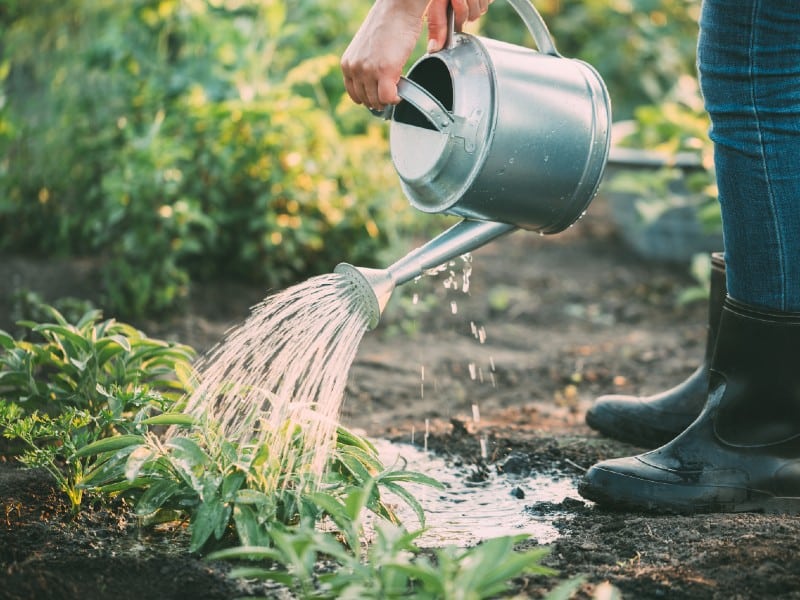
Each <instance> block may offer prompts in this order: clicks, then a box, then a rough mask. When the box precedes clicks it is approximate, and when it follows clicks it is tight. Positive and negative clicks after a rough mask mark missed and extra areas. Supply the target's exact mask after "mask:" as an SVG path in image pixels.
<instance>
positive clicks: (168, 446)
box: [76, 415, 439, 551]
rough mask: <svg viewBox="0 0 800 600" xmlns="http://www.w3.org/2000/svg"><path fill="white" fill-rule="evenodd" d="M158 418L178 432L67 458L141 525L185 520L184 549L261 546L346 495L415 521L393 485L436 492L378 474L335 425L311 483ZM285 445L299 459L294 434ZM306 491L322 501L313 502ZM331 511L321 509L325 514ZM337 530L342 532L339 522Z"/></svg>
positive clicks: (401, 473)
mask: <svg viewBox="0 0 800 600" xmlns="http://www.w3.org/2000/svg"><path fill="white" fill-rule="evenodd" d="M162 418H163V419H164V420H168V421H169V422H170V423H172V424H178V425H183V426H188V428H187V427H182V428H181V429H180V430H179V431H178V432H177V433H175V434H174V435H168V436H167V438H166V439H164V440H161V439H159V438H157V437H156V436H153V435H143V436H140V437H129V438H127V440H126V442H127V443H126V444H123V446H124V447H119V446H117V447H115V448H113V451H107V447H106V445H105V444H104V443H102V442H99V443H97V444H90V445H88V446H86V447H84V448H82V449H81V450H79V451H78V453H77V454H76V456H78V457H83V456H95V455H96V456H97V460H96V463H95V465H94V468H93V469H92V471H91V472H90V473H87V474H86V476H85V477H84V479H83V484H84V486H86V487H91V488H92V489H95V490H96V491H98V492H101V493H105V494H124V495H125V496H126V497H128V498H130V499H131V500H132V502H133V504H134V507H135V511H136V513H137V514H138V515H139V516H140V517H141V518H143V519H148V520H162V519H163V518H164V515H168V516H170V515H176V514H181V513H183V514H186V515H188V520H189V525H190V530H191V534H192V538H191V549H192V550H194V551H201V550H208V548H211V547H213V546H214V545H216V544H218V543H220V542H221V543H230V542H229V541H227V542H226V540H227V539H228V537H231V536H235V537H236V538H238V540H239V542H240V543H243V544H247V545H252V544H266V543H269V541H270V539H271V537H270V536H271V531H272V529H271V528H272V527H273V526H274V525H275V524H278V523H283V524H293V523H297V522H299V521H301V520H303V519H311V520H312V521H314V522H316V521H317V520H318V519H319V518H320V517H321V515H322V509H321V508H320V504H321V503H324V502H325V500H324V498H326V497H329V498H330V499H331V500H330V502H334V501H335V498H337V497H339V496H341V495H342V494H345V493H348V492H349V490H351V489H353V488H364V489H367V488H368V489H369V490H370V493H369V495H368V496H367V498H366V506H367V507H368V508H369V509H370V510H371V511H372V512H374V513H375V514H376V515H378V516H379V517H381V518H384V519H387V520H390V521H393V522H397V517H396V515H395V512H394V511H393V510H392V508H391V507H390V506H389V505H388V504H387V503H386V502H384V500H383V498H382V497H381V494H380V492H379V490H380V489H383V490H385V491H387V492H391V493H392V494H393V495H394V496H395V497H398V498H400V500H401V501H404V502H405V503H407V504H408V505H409V506H410V507H411V508H412V509H413V510H414V511H415V512H416V514H417V516H418V518H419V519H420V520H424V513H423V511H422V508H421V506H420V505H419V503H418V502H417V500H416V499H415V498H414V496H413V495H411V494H410V493H409V492H408V491H407V490H405V489H404V488H403V486H402V484H403V483H407V482H413V483H418V484H426V485H431V486H439V484H438V483H437V482H436V481H435V480H434V479H432V478H430V477H427V476H425V475H422V474H420V473H415V472H410V471H406V470H403V469H397V468H393V467H390V468H386V467H384V466H383V465H382V464H381V462H380V460H379V459H378V457H377V451H376V450H375V448H374V446H372V445H371V444H370V443H369V442H368V441H366V440H364V439H363V438H361V437H359V436H357V435H355V434H353V433H352V432H349V431H347V430H346V429H344V428H342V427H340V428H339V429H338V437H337V442H336V445H335V450H334V452H333V455H332V457H331V459H330V467H329V469H328V471H327V473H326V475H325V478H324V479H323V481H322V482H316V481H314V480H313V479H311V477H310V476H309V475H307V474H303V473H300V472H298V471H296V470H292V469H291V468H290V467H289V466H288V465H287V464H283V463H280V462H279V461H277V460H276V459H275V457H274V456H273V455H272V453H271V451H270V449H269V448H267V447H265V446H258V445H255V444H249V445H248V444H244V445H237V444H234V443H232V442H230V441H227V440H224V439H221V438H220V436H219V435H218V433H217V432H216V429H215V427H214V426H213V424H209V423H192V422H191V420H190V419H189V418H188V417H185V416H184V417H183V418H182V419H180V418H178V417H176V416H175V415H165V416H163V417H162ZM294 440H295V448H296V449H297V451H300V450H299V449H300V448H302V443H301V442H302V431H300V430H299V429H296V430H295V433H294ZM373 481H374V482H375V485H374V486H371V485H370V482H373ZM316 490H324V493H323V494H322V495H319V494H317V492H316ZM315 494H316V495H315ZM335 506H336V505H335V504H329V505H328V508H329V509H332V508H333V507H335ZM336 516H340V515H338V513H336ZM334 520H335V519H334ZM337 524H338V525H339V526H340V527H341V528H342V530H343V531H344V530H345V529H346V520H344V519H343V520H341V521H337Z"/></svg>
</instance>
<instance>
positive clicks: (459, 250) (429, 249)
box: [334, 219, 517, 329]
mask: <svg viewBox="0 0 800 600" xmlns="http://www.w3.org/2000/svg"><path fill="white" fill-rule="evenodd" d="M516 228H517V227H516V226H515V225H511V224H509V223H495V222H493V221H476V220H470V219H464V220H463V221H460V222H458V223H456V224H455V225H453V226H452V227H451V228H450V229H448V230H446V231H444V232H442V233H440V234H439V235H438V236H436V237H435V238H433V239H432V240H430V241H429V242H428V243H426V244H425V245H424V246H420V247H419V248H417V249H416V250H412V251H411V252H409V253H408V254H407V255H406V256H404V257H403V258H401V259H400V260H398V261H397V262H395V263H394V264H392V265H391V266H389V267H388V268H386V269H368V268H365V267H354V266H353V265H351V264H348V263H339V264H338V265H336V268H335V269H334V273H339V274H341V275H344V276H346V277H347V278H348V279H349V280H350V282H351V283H352V284H353V285H355V286H356V289H357V291H358V293H359V295H360V296H361V297H362V298H363V300H364V307H365V309H366V311H367V315H368V323H367V328H368V329H375V327H377V326H378V322H379V321H380V319H381V315H382V314H383V311H384V309H385V308H386V304H387V303H388V302H389V298H391V296H392V292H394V289H395V287H397V286H398V285H402V284H404V283H407V282H409V281H411V280H413V279H416V278H417V277H419V276H421V275H422V274H423V273H424V272H425V271H427V270H429V269H433V268H435V267H438V266H439V265H442V264H444V263H446V262H448V261H450V260H453V259H454V258H457V257H459V256H461V255H463V254H467V253H468V252H472V251H473V250H476V249H477V248H480V247H481V246H483V245H484V244H487V243H489V242H491V241H492V240H494V239H496V238H498V237H500V236H501V235H503V234H506V233H509V232H510V231H513V230H514V229H516Z"/></svg>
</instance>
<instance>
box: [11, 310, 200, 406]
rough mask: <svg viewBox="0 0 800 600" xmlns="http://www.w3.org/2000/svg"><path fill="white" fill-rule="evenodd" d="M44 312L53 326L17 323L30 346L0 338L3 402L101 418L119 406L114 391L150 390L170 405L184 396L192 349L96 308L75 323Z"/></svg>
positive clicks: (53, 313)
mask: <svg viewBox="0 0 800 600" xmlns="http://www.w3.org/2000/svg"><path fill="white" fill-rule="evenodd" d="M42 310H43V311H46V312H48V313H49V315H50V317H51V318H52V322H44V323H37V322H34V321H22V322H20V323H19V325H20V326H22V327H24V328H25V329H26V330H27V331H28V334H29V337H30V338H31V339H30V340H29V339H19V340H14V339H13V338H12V337H11V336H10V335H9V334H7V333H3V332H0V345H2V346H3V348H4V351H3V352H2V354H0V397H3V398H5V399H7V400H9V401H12V402H14V403H16V404H18V405H19V406H20V407H21V408H23V410H25V411H26V412H31V411H34V410H40V411H43V412H45V413H48V414H53V415H56V414H59V413H61V412H63V410H64V409H65V408H67V407H74V408H77V409H80V410H86V411H88V412H89V413H90V414H92V415H98V414H100V413H101V412H102V411H103V410H107V409H108V408H109V407H110V406H115V405H116V404H117V400H116V398H115V396H114V395H113V394H112V393H111V390H112V389H115V390H118V391H119V392H122V393H131V392H132V390H135V389H136V388H138V387H142V386H146V387H147V389H148V390H150V391H152V392H158V393H160V394H161V395H162V396H163V397H164V398H165V399H166V400H170V401H173V402H175V401H177V400H178V399H179V398H181V397H182V395H183V393H184V391H185V387H184V386H185V385H186V378H187V377H188V376H189V374H190V370H191V360H192V359H193V357H194V351H193V350H192V349H191V348H189V347H188V346H184V345H180V344H172V343H168V342H165V341H162V340H156V339H152V338H149V337H147V336H146V335H145V334H143V333H142V332H140V331H138V330H137V329H135V328H134V327H132V326H131V325H128V324H126V323H121V322H118V321H116V320H114V319H105V320H103V319H102V314H101V313H100V311H98V310H90V311H88V312H86V313H85V314H84V315H82V316H81V317H80V318H79V319H78V320H77V322H76V323H74V324H72V323H70V322H69V321H67V320H66V319H65V318H64V316H63V315H62V314H61V313H60V312H59V311H57V310H56V309H55V308H53V307H49V306H46V305H43V306H42ZM176 374H178V375H182V376H183V377H184V379H183V380H181V379H179V378H178V377H176Z"/></svg>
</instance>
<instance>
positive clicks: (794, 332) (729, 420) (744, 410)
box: [709, 298, 800, 447]
mask: <svg viewBox="0 0 800 600" xmlns="http://www.w3.org/2000/svg"><path fill="white" fill-rule="evenodd" d="M717 398H718V399H719V405H718V408H717V414H716V417H715V430H716V432H717V435H718V436H719V438H720V439H721V440H723V441H725V442H726V443H728V444H732V445H737V446H752V447H756V446H769V445H774V444H780V443H785V442H789V441H791V440H796V443H798V444H800V313H781V312H775V311H769V310H764V309H760V308H755V307H751V306H748V305H746V304H743V303H741V302H738V301H736V300H734V299H732V298H727V299H726V300H725V303H724V305H723V309H722V313H721V317H720V322H719V333H718V336H717V343H716V347H715V351H714V356H713V358H712V361H711V369H710V385H709V399H710V401H713V400H712V399H717Z"/></svg>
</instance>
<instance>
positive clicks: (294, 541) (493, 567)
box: [209, 482, 555, 600]
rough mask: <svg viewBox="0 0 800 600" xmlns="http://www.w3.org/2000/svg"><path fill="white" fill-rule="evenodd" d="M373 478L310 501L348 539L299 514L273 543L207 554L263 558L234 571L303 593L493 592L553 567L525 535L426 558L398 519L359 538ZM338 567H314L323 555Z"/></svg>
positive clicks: (446, 594)
mask: <svg viewBox="0 0 800 600" xmlns="http://www.w3.org/2000/svg"><path fill="white" fill-rule="evenodd" d="M372 485H375V483H374V482H368V483H367V485H366V486H365V487H362V488H356V489H352V490H351V491H350V492H349V493H348V494H347V495H346V496H344V497H343V498H341V499H338V500H334V499H332V498H330V497H329V496H327V495H316V496H315V497H314V500H315V501H317V502H319V504H320V506H321V507H322V508H323V509H324V510H325V511H326V512H327V513H328V514H329V515H331V517H332V518H333V520H334V521H335V522H336V524H337V525H338V526H339V527H340V531H343V533H344V540H345V544H343V543H342V542H341V541H340V540H339V539H337V537H335V536H334V535H333V534H331V533H329V532H322V531H319V530H318V529H316V528H314V527H313V525H312V524H311V523H309V522H305V521H301V522H300V523H299V524H298V525H296V526H292V527H285V526H280V527H279V528H277V529H276V530H275V531H273V532H272V540H273V544H272V545H270V546H242V547H237V548H229V549H226V550H222V551H218V552H215V553H212V554H211V555H210V556H209V558H210V559H226V560H237V561H241V560H248V561H255V560H267V561H270V563H277V564H279V565H281V566H282V567H283V570H275V569H273V568H270V567H269V563H268V565H267V566H260V565H248V566H239V567H237V568H235V569H233V571H232V572H231V576H233V577H247V578H257V579H265V580H272V581H276V582H278V583H281V584H283V585H286V586H288V587H289V588H290V589H292V590H293V591H294V592H295V593H296V594H298V595H299V596H300V597H303V598H374V599H376V600H377V599H384V598H386V599H389V598H408V597H414V598H430V599H434V598H465V599H476V600H477V599H480V598H489V597H494V596H496V595H497V594H499V593H502V592H504V591H506V590H507V589H508V584H509V581H510V580H511V579H512V578H514V577H517V576H520V575H523V574H526V573H539V574H551V575H552V574H555V571H553V570H552V569H548V568H546V567H544V566H542V565H541V564H540V561H541V559H542V558H543V557H544V556H545V555H546V554H547V549H546V548H536V549H533V550H527V551H524V552H517V551H515V546H516V545H517V544H518V543H520V542H522V541H524V539H525V538H526V537H527V536H524V535H521V536H513V537H498V538H493V539H490V540H487V541H486V542H483V543H482V544H480V545H478V546H476V547H474V548H470V549H459V548H456V547H453V546H447V547H445V548H442V549H437V550H434V551H433V552H432V553H431V554H432V557H429V556H428V555H427V554H425V553H423V552H422V551H421V550H420V548H419V547H417V546H416V544H415V540H416V539H417V538H418V537H419V536H420V534H422V533H423V531H422V530H420V531H416V532H408V531H407V530H406V529H405V528H403V527H402V526H400V525H397V524H394V523H391V522H388V521H381V522H378V523H376V524H375V525H374V528H373V531H372V536H373V540H372V541H371V543H369V544H368V545H362V544H360V540H361V539H363V537H364V533H365V528H364V523H363V518H362V516H363V513H364V509H365V508H366V506H367V503H368V501H367V499H368V497H369V495H370V493H371V489H370V488H371V486H372ZM323 558H324V559H327V560H333V561H334V562H335V563H336V566H335V568H333V569H326V570H325V572H323V573H319V572H318V566H319V564H320V562H321V561H322V559H323Z"/></svg>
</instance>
